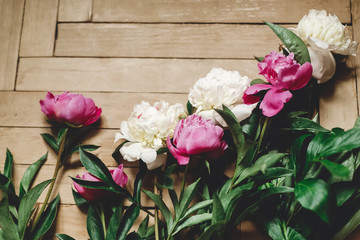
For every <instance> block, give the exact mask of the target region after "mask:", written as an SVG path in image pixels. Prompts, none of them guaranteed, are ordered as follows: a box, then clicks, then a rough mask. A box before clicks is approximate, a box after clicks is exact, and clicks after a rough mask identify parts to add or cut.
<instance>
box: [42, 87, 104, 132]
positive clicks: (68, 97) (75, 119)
mask: <svg viewBox="0 0 360 240" xmlns="http://www.w3.org/2000/svg"><path fill="white" fill-rule="evenodd" d="M40 106H41V111H42V112H43V113H44V114H45V115H46V116H47V118H48V119H49V120H51V121H55V122H64V123H66V124H68V125H70V126H76V127H81V126H87V125H90V124H92V123H94V122H96V121H97V120H98V119H99V118H100V114H101V108H98V107H97V106H95V102H94V100H92V99H91V98H86V97H84V96H83V95H81V94H73V93H69V92H64V93H62V94H60V95H55V96H54V95H53V94H52V93H51V92H48V93H47V95H46V97H45V99H44V100H40Z"/></svg>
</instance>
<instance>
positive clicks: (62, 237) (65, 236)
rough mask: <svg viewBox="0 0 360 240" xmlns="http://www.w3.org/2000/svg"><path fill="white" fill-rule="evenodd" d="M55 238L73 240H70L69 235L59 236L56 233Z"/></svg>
mask: <svg viewBox="0 0 360 240" xmlns="http://www.w3.org/2000/svg"><path fill="white" fill-rule="evenodd" d="M56 237H57V238H58V239H59V240H75V238H72V237H70V236H69V235H66V234H60V233H57V234H56Z"/></svg>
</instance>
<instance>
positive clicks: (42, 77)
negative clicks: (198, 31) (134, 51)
mask: <svg viewBox="0 0 360 240" xmlns="http://www.w3.org/2000/svg"><path fill="white" fill-rule="evenodd" d="M213 67H222V68H224V69H227V70H238V71H239V72H240V74H241V75H243V76H248V77H250V78H251V79H254V78H256V77H258V74H257V73H258V69H257V62H256V61H255V60H211V59H148V58H147V59H140V58H139V59H138V58H134V59H133V58H130V59H129V58H120V59H118V58H111V59H107V58H21V59H20V63H19V73H18V80H17V84H16V89H17V90H32V91H33V90H44V91H46V90H51V91H61V90H64V91H65V90H67V91H101V92H163V93H166V92H167V93H188V92H189V89H190V88H191V87H192V86H193V85H194V83H195V81H196V80H197V79H199V78H202V77H205V76H206V74H207V73H208V72H209V71H210V70H211V68H213Z"/></svg>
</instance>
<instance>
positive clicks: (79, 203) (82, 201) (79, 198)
mask: <svg viewBox="0 0 360 240" xmlns="http://www.w3.org/2000/svg"><path fill="white" fill-rule="evenodd" d="M71 190H72V194H73V198H74V201H75V204H76V206H78V207H81V206H84V205H87V204H88V201H87V200H86V199H85V198H83V197H82V196H81V195H80V193H78V192H76V191H75V190H74V189H71Z"/></svg>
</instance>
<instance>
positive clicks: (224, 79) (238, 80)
mask: <svg viewBox="0 0 360 240" xmlns="http://www.w3.org/2000/svg"><path fill="white" fill-rule="evenodd" d="M250 81H251V80H250V79H249V78H248V77H246V76H244V77H242V76H241V75H240V74H239V72H238V71H226V70H224V69H222V68H213V69H212V70H211V71H210V72H209V73H208V74H207V75H206V77H204V78H200V79H199V80H197V81H196V83H195V85H194V86H193V88H192V89H190V93H189V102H190V103H191V105H192V106H193V107H194V108H195V109H196V114H198V115H200V116H202V117H204V118H206V119H210V120H211V121H212V122H214V123H215V124H218V125H221V126H223V127H226V126H227V125H226V123H225V121H224V120H223V119H222V118H221V116H220V115H219V114H218V113H217V112H216V111H215V110H214V109H222V105H225V106H226V107H228V108H229V109H230V110H231V111H232V112H233V113H234V114H235V116H236V118H237V119H238V121H242V120H244V119H245V118H247V117H249V116H250V115H251V113H252V111H253V109H254V108H255V107H256V103H255V104H251V105H246V104H244V103H243V100H242V97H243V95H244V92H245V90H246V89H247V88H248V87H249V86H250Z"/></svg>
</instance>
